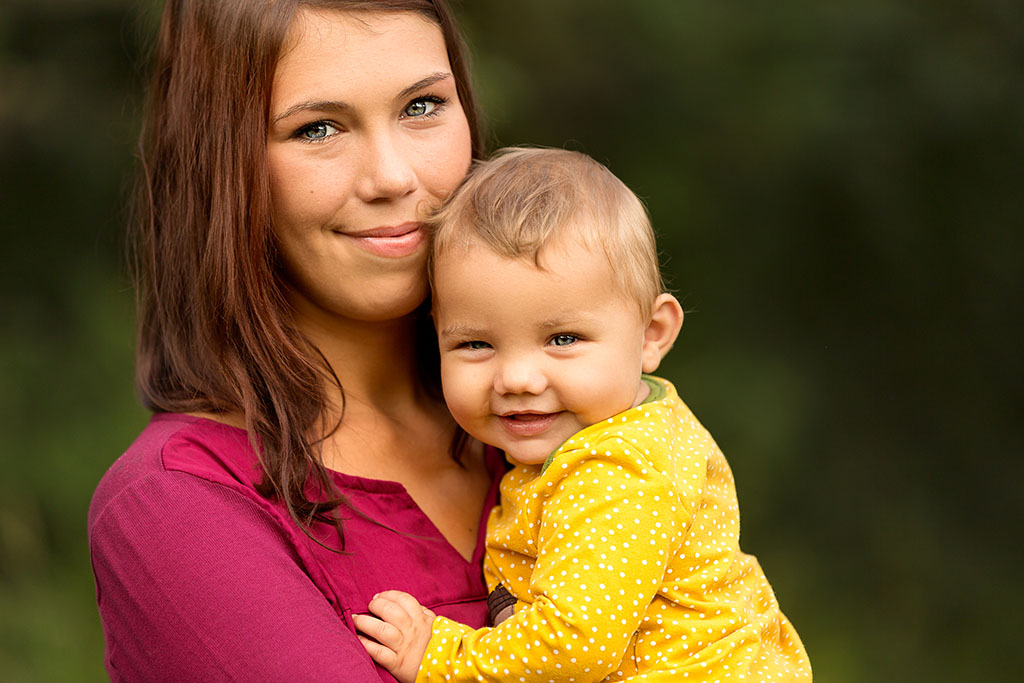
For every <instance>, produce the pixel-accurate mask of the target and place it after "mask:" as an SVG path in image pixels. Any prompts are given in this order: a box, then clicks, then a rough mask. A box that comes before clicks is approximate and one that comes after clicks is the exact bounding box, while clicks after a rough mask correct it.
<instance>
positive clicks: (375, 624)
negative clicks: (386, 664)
mask: <svg viewBox="0 0 1024 683" xmlns="http://www.w3.org/2000/svg"><path fill="white" fill-rule="evenodd" d="M352 623H353V624H354V625H355V627H356V630H357V631H359V632H360V633H365V634H366V635H368V636H370V637H371V638H373V639H374V640H376V641H377V642H378V643H380V644H381V645H384V646H386V647H388V648H390V649H391V650H398V649H399V648H400V647H401V646H402V642H403V641H404V638H403V636H402V631H401V630H400V629H398V628H397V627H395V626H393V625H391V624H389V623H387V622H386V621H381V620H380V619H378V618H377V617H373V616H370V615H369V614H353V615H352ZM374 659H376V658H374Z"/></svg>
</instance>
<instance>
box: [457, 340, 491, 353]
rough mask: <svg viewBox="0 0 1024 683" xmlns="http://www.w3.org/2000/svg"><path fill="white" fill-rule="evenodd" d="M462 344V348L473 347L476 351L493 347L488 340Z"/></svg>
mask: <svg viewBox="0 0 1024 683" xmlns="http://www.w3.org/2000/svg"><path fill="white" fill-rule="evenodd" d="M460 346H462V348H464V349H472V350H474V351H479V350H481V349H489V348H491V345H490V344H488V343H487V342H483V341H468V342H463V343H462V344H461V345H460Z"/></svg>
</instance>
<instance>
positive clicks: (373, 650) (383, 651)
mask: <svg viewBox="0 0 1024 683" xmlns="http://www.w3.org/2000/svg"><path fill="white" fill-rule="evenodd" d="M356 637H357V638H359V642H360V643H362V644H363V647H365V648H366V652H367V654H369V655H370V659H372V660H373V661H375V662H377V663H378V664H380V665H381V666H383V667H384V668H385V669H387V670H388V671H392V672H393V671H394V670H395V667H396V666H397V665H398V655H397V654H396V653H395V651H394V650H392V649H390V648H387V647H384V646H383V645H381V644H380V643H378V642H377V641H376V640H370V639H369V638H367V637H366V636H363V635H359V634H358V633H357V634H356Z"/></svg>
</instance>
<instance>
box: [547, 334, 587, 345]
mask: <svg viewBox="0 0 1024 683" xmlns="http://www.w3.org/2000/svg"><path fill="white" fill-rule="evenodd" d="M579 340H580V338H579V337H577V336H576V335H575V334H556V335H555V336H554V337H552V338H551V343H552V344H553V345H554V346H570V345H572V344H575V343H576V342H578V341H579Z"/></svg>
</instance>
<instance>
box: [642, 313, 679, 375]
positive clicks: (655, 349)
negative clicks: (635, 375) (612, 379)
mask: <svg viewBox="0 0 1024 683" xmlns="http://www.w3.org/2000/svg"><path fill="white" fill-rule="evenodd" d="M682 326H683V307H682V306H680V305H679V301H677V300H676V298H675V297H674V296H672V295H671V294H659V295H658V298H657V299H655V300H654V306H653V307H652V310H651V319H650V322H648V323H647V329H646V330H644V345H643V350H642V351H641V356H640V357H641V361H642V367H643V371H644V372H646V373H651V372H654V371H655V370H657V369H658V365H659V364H660V363H661V359H662V358H664V357H665V354H666V353H668V351H669V349H671V348H672V345H673V344H675V343H676V337H678V336H679V328H680V327H682Z"/></svg>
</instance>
